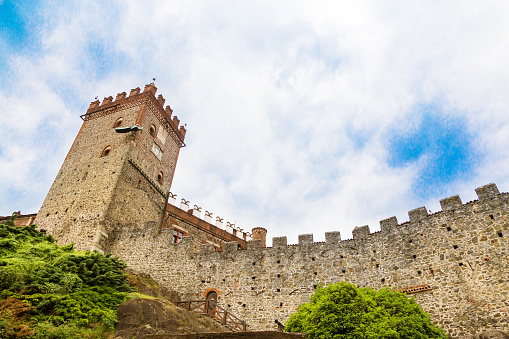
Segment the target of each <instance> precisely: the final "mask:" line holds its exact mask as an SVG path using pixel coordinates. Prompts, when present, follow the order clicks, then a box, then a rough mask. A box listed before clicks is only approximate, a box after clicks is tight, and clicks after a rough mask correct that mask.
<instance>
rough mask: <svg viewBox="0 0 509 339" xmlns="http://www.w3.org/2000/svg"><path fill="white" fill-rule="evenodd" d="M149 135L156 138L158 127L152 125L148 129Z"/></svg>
mask: <svg viewBox="0 0 509 339" xmlns="http://www.w3.org/2000/svg"><path fill="white" fill-rule="evenodd" d="M148 133H150V135H151V136H153V137H154V138H155V137H156V127H155V126H154V125H150V127H149V128H148Z"/></svg>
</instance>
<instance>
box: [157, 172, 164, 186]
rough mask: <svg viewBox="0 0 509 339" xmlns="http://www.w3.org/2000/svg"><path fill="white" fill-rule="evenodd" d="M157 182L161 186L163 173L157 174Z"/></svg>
mask: <svg viewBox="0 0 509 339" xmlns="http://www.w3.org/2000/svg"><path fill="white" fill-rule="evenodd" d="M157 182H158V183H160V184H161V185H162V184H163V182H164V176H163V172H159V173H157Z"/></svg>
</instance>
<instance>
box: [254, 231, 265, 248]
mask: <svg viewBox="0 0 509 339" xmlns="http://www.w3.org/2000/svg"><path fill="white" fill-rule="evenodd" d="M251 234H252V237H253V240H261V241H262V247H265V242H266V238H267V230H266V229H265V228H263V227H255V228H253V229H252V230H251Z"/></svg>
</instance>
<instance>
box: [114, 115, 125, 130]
mask: <svg viewBox="0 0 509 339" xmlns="http://www.w3.org/2000/svg"><path fill="white" fill-rule="evenodd" d="M123 122H124V118H122V117H120V118H118V119H117V120H115V124H113V128H115V127H120V126H122V123H123Z"/></svg>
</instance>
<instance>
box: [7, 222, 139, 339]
mask: <svg viewBox="0 0 509 339" xmlns="http://www.w3.org/2000/svg"><path fill="white" fill-rule="evenodd" d="M0 237H1V240H0V299H3V300H5V299H6V298H8V297H10V298H15V299H17V300H19V301H22V302H24V303H28V304H29V305H30V306H31V307H32V309H31V310H30V312H29V313H28V314H27V315H24V318H26V319H27V320H28V321H29V322H30V327H31V328H33V329H35V330H36V332H35V334H33V335H32V336H31V337H33V338H37V337H41V338H42V337H54V338H59V337H62V338H64V337H65V338H66V337H80V335H79V334H75V332H76V331H78V330H77V329H79V328H84V327H90V326H89V325H91V324H93V325H94V327H98V326H99V327H101V328H102V327H104V328H109V329H113V327H114V325H115V323H116V322H117V315H116V309H117V306H118V305H119V304H121V303H122V302H124V301H126V300H127V299H128V298H129V296H128V293H129V292H132V288H131V287H129V285H127V284H126V277H127V275H126V273H125V272H124V269H125V268H126V265H125V263H124V262H122V261H121V260H120V259H118V258H115V257H111V256H110V255H103V254H100V253H98V252H76V251H74V249H73V245H72V244H69V245H66V246H59V245H57V244H56V243H55V240H54V239H53V238H52V237H51V236H47V235H46V234H45V233H43V232H39V231H37V230H36V229H35V225H31V226H25V227H15V226H14V223H13V219H11V220H9V221H7V222H5V223H4V224H0ZM5 314H7V313H6V312H3V313H2V312H0V338H3V337H4V334H2V333H3V332H5V333H6V331H7V330H8V329H9V328H10V327H9V326H10V325H9V326H7V325H2V324H4V323H5V321H6V319H7V318H8V317H6V316H5ZM18 320H19V319H18ZM96 324H102V325H96ZM59 325H62V326H63V327H62V326H60V327H62V328H61V329H60V330H56V329H51V328H50V327H51V326H59ZM11 327H12V326H11ZM2 331H3V332H2ZM78 332H79V331H78ZM78 332H76V333H78ZM44 333H46V334H44ZM80 333H81V332H80ZM5 335H6V334H5Z"/></svg>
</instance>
